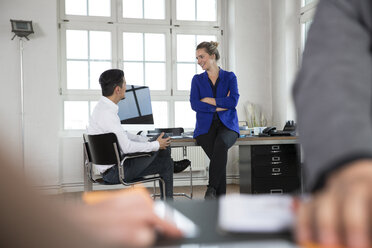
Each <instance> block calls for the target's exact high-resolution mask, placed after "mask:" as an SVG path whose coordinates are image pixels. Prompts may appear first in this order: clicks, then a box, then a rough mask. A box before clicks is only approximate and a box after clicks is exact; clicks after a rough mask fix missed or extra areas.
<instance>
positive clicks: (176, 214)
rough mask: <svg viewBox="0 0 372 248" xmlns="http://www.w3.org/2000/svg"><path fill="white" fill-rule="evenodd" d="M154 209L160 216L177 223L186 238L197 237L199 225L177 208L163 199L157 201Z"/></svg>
mask: <svg viewBox="0 0 372 248" xmlns="http://www.w3.org/2000/svg"><path fill="white" fill-rule="evenodd" d="M154 210H155V213H156V214H157V215H158V216H159V217H160V218H162V219H165V220H167V221H169V222H171V223H173V224H174V225H176V226H177V227H178V228H179V229H180V230H181V232H182V233H183V236H184V237H185V238H195V237H197V236H198V233H199V228H198V226H197V225H196V224H195V223H194V222H192V221H191V220H190V219H189V218H187V217H186V216H185V215H183V214H182V213H181V212H180V211H178V210H177V209H175V208H173V207H171V206H169V205H167V204H166V203H164V202H163V201H156V202H155V204H154Z"/></svg>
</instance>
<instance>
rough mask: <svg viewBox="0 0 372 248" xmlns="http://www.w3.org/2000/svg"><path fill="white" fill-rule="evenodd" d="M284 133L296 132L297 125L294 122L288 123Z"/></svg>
mask: <svg viewBox="0 0 372 248" xmlns="http://www.w3.org/2000/svg"><path fill="white" fill-rule="evenodd" d="M283 131H288V132H296V123H295V122H294V121H287V122H286V123H285V126H284V128H283Z"/></svg>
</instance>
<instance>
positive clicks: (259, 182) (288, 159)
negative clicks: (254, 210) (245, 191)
mask: <svg viewBox="0 0 372 248" xmlns="http://www.w3.org/2000/svg"><path fill="white" fill-rule="evenodd" d="M298 148H299V147H298V145H296V144H274V145H253V146H252V147H251V159H252V160H251V168H252V173H251V182H252V189H251V190H252V193H253V194H260V193H270V194H277V193H279V194H282V193H294V192H296V191H299V190H300V185H301V166H300V155H299V154H300V151H299V149H298Z"/></svg>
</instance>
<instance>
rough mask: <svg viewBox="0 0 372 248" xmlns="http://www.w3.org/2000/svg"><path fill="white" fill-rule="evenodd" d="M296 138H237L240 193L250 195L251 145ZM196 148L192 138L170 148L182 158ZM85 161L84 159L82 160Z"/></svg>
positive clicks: (89, 185)
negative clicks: (176, 148) (181, 153)
mask: <svg viewBox="0 0 372 248" xmlns="http://www.w3.org/2000/svg"><path fill="white" fill-rule="evenodd" d="M297 143H298V139H297V137H291V136H286V137H245V138H238V139H237V141H236V142H235V144H234V145H238V146H239V174H240V192H241V193H251V188H252V187H251V184H252V180H251V174H252V173H251V171H252V169H251V146H253V145H278V144H279V145H282V144H297ZM188 146H197V144H196V140H195V139H192V138H184V139H173V140H172V143H171V147H182V148H183V156H184V157H186V156H187V153H186V151H187V149H186V148H187V147H188ZM84 161H85V159H84ZM84 190H85V191H90V190H92V183H91V182H90V181H89V179H88V177H87V175H86V171H85V169H84Z"/></svg>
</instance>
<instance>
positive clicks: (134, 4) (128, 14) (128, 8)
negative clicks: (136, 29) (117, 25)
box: [123, 0, 143, 18]
mask: <svg viewBox="0 0 372 248" xmlns="http://www.w3.org/2000/svg"><path fill="white" fill-rule="evenodd" d="M142 10H143V7H142V0H123V17H124V18H143V12H142Z"/></svg>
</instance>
